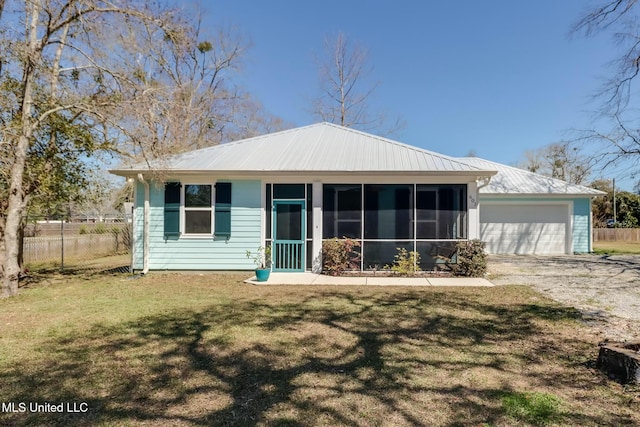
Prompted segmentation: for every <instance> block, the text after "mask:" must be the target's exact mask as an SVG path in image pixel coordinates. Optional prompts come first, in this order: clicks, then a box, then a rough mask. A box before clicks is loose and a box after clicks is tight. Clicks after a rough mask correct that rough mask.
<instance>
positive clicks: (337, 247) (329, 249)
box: [322, 237, 360, 276]
mask: <svg viewBox="0 0 640 427" xmlns="http://www.w3.org/2000/svg"><path fill="white" fill-rule="evenodd" d="M357 247H360V242H358V241H357V240H353V239H348V238H342V239H338V238H337V237H336V238H333V239H330V240H325V241H323V242H322V271H323V272H324V273H327V274H331V275H334V276H336V275H339V274H341V273H343V272H344V271H345V270H358V269H359V268H360V254H359V253H358V252H357V251H356V248H357Z"/></svg>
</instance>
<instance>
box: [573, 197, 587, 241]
mask: <svg viewBox="0 0 640 427" xmlns="http://www.w3.org/2000/svg"><path fill="white" fill-rule="evenodd" d="M573 251H574V252H576V253H588V252H591V251H592V248H591V200H590V199H587V198H583V199H574V200H573Z"/></svg>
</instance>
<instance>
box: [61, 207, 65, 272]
mask: <svg viewBox="0 0 640 427" xmlns="http://www.w3.org/2000/svg"><path fill="white" fill-rule="evenodd" d="M60 243H61V245H60V272H61V273H62V272H64V219H61V220H60Z"/></svg>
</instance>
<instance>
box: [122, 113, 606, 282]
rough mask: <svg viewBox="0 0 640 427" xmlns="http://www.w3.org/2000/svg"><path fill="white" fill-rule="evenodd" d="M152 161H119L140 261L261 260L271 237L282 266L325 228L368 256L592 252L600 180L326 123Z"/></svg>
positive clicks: (235, 266)
mask: <svg viewBox="0 0 640 427" xmlns="http://www.w3.org/2000/svg"><path fill="white" fill-rule="evenodd" d="M151 169H152V170H150V168H149V166H148V165H146V164H144V165H143V164H138V165H131V166H128V167H123V168H120V169H117V170H113V171H111V172H112V173H115V174H117V175H121V176H124V177H127V178H128V179H130V180H135V181H136V182H137V185H136V186H135V189H136V190H135V202H134V203H135V209H134V247H133V266H134V269H137V270H144V271H146V270H149V269H151V270H164V269H172V270H173V269H176V270H179V269H184V270H250V269H253V267H254V266H253V264H252V262H251V260H249V259H247V258H246V256H245V254H246V251H247V250H250V251H255V250H256V249H257V248H258V247H260V246H265V245H270V246H271V247H272V252H273V255H272V258H273V266H272V268H273V270H274V271H305V270H313V271H317V270H318V269H319V266H320V264H319V263H320V254H321V247H322V241H323V239H328V238H332V237H351V238H354V239H357V240H359V242H360V244H361V246H360V251H361V257H360V258H361V260H360V262H361V268H362V269H363V270H367V269H372V268H378V267H382V266H384V265H386V264H391V263H392V262H393V259H394V255H395V254H396V253H397V248H401V247H402V248H407V249H409V250H416V251H418V252H419V253H420V254H421V258H422V261H421V267H422V268H423V269H430V268H433V266H434V265H435V263H436V260H437V259H438V256H441V255H451V254H452V253H453V251H454V248H455V245H456V242H458V241H460V240H467V239H478V238H481V239H486V240H487V241H488V242H489V250H490V251H492V252H496V253H498V252H499V253H502V252H511V253H572V252H589V251H591V239H590V228H591V218H590V212H591V197H593V196H595V195H597V194H598V192H595V190H590V189H586V188H584V187H578V186H571V187H569V186H568V185H567V184H565V186H564V187H563V186H562V183H560V182H557V181H555V180H553V181H549V180H548V179H547V178H543V177H540V176H539V175H535V174H529V173H527V172H524V171H520V172H517V170H513V168H509V167H506V166H503V165H499V164H497V163H493V162H488V161H483V160H480V159H459V158H453V157H449V156H446V155H442V154H438V153H435V152H431V151H428V150H423V149H420V148H416V147H413V146H410V145H406V144H402V143H399V142H396V141H392V140H389V139H385V138H381V137H378V136H375V135H371V134H367V133H364V132H360V131H356V130H353V129H349V128H344V127H341V126H337V125H333V124H329V123H320V124H314V125H310V126H304V127H300V128H295V129H290V130H286V131H282V132H277V133H273V134H269V135H263V136H259V137H255V138H250V139H245V140H241V141H237V142H231V143H226V144H221V145H217V146H213V147H208V148H204V149H200V150H195V151H191V152H187V153H183V154H180V155H176V156H173V157H170V158H168V159H164V160H163V161H161V162H158V163H156V164H153V165H151ZM152 171H153V172H152ZM154 177H162V178H161V180H159V179H157V178H156V179H154ZM511 180H517V181H514V182H511ZM521 181H522V182H521ZM523 182H526V183H527V184H526V185H523ZM543 183H547V187H546V191H547V193H544V191H543V190H545V189H544V188H543V186H544V185H543ZM526 189H529V190H527V191H525V192H522V191H521V190H526ZM534 190H535V191H534ZM485 203H486V205H485ZM534 207H535V208H534ZM533 211H535V212H538V213H540V215H533V214H531V215H529V214H530V213H531V212H533ZM543 213H550V214H551V215H552V216H551V217H550V218H547V217H546V216H545V215H543ZM556 215H557V218H556ZM556 221H559V222H558V223H556ZM547 224H552V225H547ZM560 241H561V242H562V243H558V242H560Z"/></svg>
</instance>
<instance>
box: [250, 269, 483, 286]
mask: <svg viewBox="0 0 640 427" xmlns="http://www.w3.org/2000/svg"><path fill="white" fill-rule="evenodd" d="M245 282H246V283H252V284H254V285H323V286H325V285H351V286H494V285H493V283H491V282H489V281H488V280H487V279H482V278H473V277H380V276H377V277H376V276H370V277H345V276H325V275H323V274H313V273H273V272H272V273H271V274H270V275H269V280H268V281H266V282H258V281H256V278H255V276H254V277H252V278H250V279H248V280H245Z"/></svg>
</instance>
